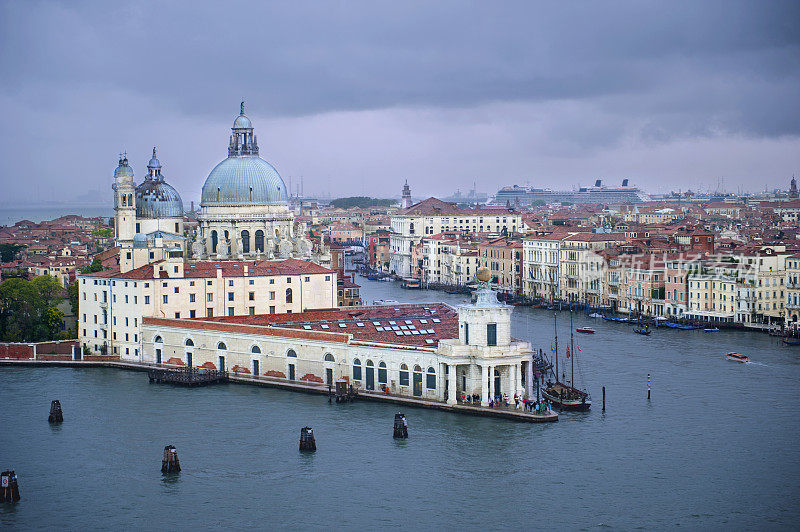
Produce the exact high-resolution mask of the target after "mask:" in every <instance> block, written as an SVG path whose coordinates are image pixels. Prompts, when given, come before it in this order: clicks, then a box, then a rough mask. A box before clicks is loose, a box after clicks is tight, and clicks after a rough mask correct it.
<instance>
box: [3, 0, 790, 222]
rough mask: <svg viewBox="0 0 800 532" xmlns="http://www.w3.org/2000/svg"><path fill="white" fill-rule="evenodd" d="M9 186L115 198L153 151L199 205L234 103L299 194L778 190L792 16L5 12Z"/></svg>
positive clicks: (238, 7) (759, 6)
mask: <svg viewBox="0 0 800 532" xmlns="http://www.w3.org/2000/svg"><path fill="white" fill-rule="evenodd" d="M0 14H1V15H2V18H0V28H1V29H2V35H0V43H2V49H3V50H4V53H3V54H2V56H0V65H2V68H3V71H4V72H6V73H8V74H9V75H6V76H4V78H3V80H2V81H0V110H2V113H3V116H4V117H5V121H4V127H3V128H2V136H0V189H2V190H3V196H4V198H3V200H4V201H10V202H26V201H30V202H47V201H55V200H69V199H70V198H79V197H80V196H82V195H86V194H88V195H90V196H95V197H97V196H98V195H99V197H98V201H99V202H102V201H105V200H104V199H103V197H107V199H108V201H109V202H110V201H111V197H112V195H111V189H110V185H111V183H112V177H113V171H114V168H115V167H116V163H117V158H118V154H119V153H120V152H121V151H123V150H126V151H127V153H128V157H129V159H130V162H131V164H132V166H133V168H134V171H135V173H136V179H137V182H139V181H141V180H142V178H143V176H144V174H145V165H146V164H147V160H148V159H149V157H150V153H151V151H152V148H153V146H157V147H158V149H159V158H160V159H161V163H162V165H163V173H164V175H165V176H166V179H167V181H168V182H169V183H170V184H172V185H173V186H174V187H175V188H176V189H177V190H178V191H179V192H180V194H181V196H182V197H183V199H184V203H185V204H186V205H187V207H188V205H189V203H190V202H191V201H195V202H196V203H197V202H198V200H199V197H200V188H201V186H202V184H203V182H204V180H205V178H206V176H207V175H208V173H209V172H210V171H211V169H212V168H213V167H214V166H215V165H216V164H217V163H219V162H220V161H221V160H223V159H224V158H225V156H226V148H227V142H228V135H229V134H230V127H231V125H232V122H233V119H234V118H235V117H236V115H237V114H238V110H239V102H240V101H241V100H242V99H244V100H245V102H246V104H245V105H246V112H247V114H248V116H249V117H250V119H251V120H252V121H253V124H254V126H255V131H256V134H257V135H258V138H259V146H260V148H261V156H262V157H263V158H264V159H266V160H267V161H269V162H270V163H272V164H273V165H274V166H275V167H276V169H277V170H278V171H279V172H280V174H281V175H282V177H283V178H284V180H285V181H286V183H287V185H289V184H291V187H292V190H293V191H296V189H297V185H298V184H299V183H300V181H301V179H302V181H303V184H304V191H305V193H306V195H319V196H327V195H328V194H330V196H331V197H342V196H356V195H368V196H375V197H397V196H398V195H399V194H400V189H401V187H402V184H403V182H404V180H406V179H407V180H408V182H409V184H410V185H411V187H412V192H413V194H414V196H415V197H428V196H448V195H450V194H452V193H453V192H455V191H456V190H457V189H460V190H461V191H462V192H467V191H468V190H469V189H470V188H472V183H473V182H474V181H475V182H477V184H478V186H477V189H478V191H479V192H484V193H487V194H490V195H491V194H493V193H494V192H496V191H497V189H498V188H499V187H501V186H506V185H511V184H515V183H516V184H524V183H530V184H532V185H535V186H537V187H542V188H552V189H571V188H576V187H577V186H587V185H591V184H592V183H594V181H595V180H596V179H602V180H603V182H604V184H606V185H609V186H611V185H619V183H620V182H621V180H622V179H623V178H628V179H630V182H631V184H632V185H637V186H639V187H641V188H642V189H644V190H645V191H646V192H649V193H663V192H668V191H670V190H676V191H677V190H687V189H693V190H702V191H705V190H715V189H717V188H718V183H720V182H721V181H722V180H724V189H725V190H727V191H730V192H736V191H738V190H744V191H748V192H758V191H762V190H764V189H765V188H768V189H774V188H780V189H785V188H787V187H788V183H789V180H790V179H791V176H792V174H794V173H796V172H797V170H798V168H800V164H799V163H800V95H799V94H798V91H797V87H798V81H800V68H798V66H800V35H798V32H797V31H796V29H795V28H794V23H795V22H796V21H797V20H800V4H797V3H795V2H769V3H759V2H726V1H725V2H723V1H718V2H703V3H695V2H671V3H669V4H661V3H655V2H609V3H601V4H597V3H578V4H566V5H564V4H559V5H553V4H539V3H532V2H505V3H502V4H486V3H478V2H475V3H473V2H438V3H435V4H430V3H423V2H409V3H403V4H401V5H397V4H394V3H389V2H365V3H359V2H347V3H324V4H323V3H304V2H299V3H291V4H287V3H259V4H256V5H250V4H247V3H240V2H229V3H226V4H224V5H219V4H206V3H197V2H191V3H189V2H173V3H168V4H158V3H148V2H130V3H125V4H108V3H101V2H24V3H23V2H10V1H5V2H2V3H0Z"/></svg>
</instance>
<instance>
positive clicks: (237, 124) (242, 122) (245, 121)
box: [233, 115, 253, 129]
mask: <svg viewBox="0 0 800 532" xmlns="http://www.w3.org/2000/svg"><path fill="white" fill-rule="evenodd" d="M233 129H253V124H252V123H251V122H250V119H249V118H247V117H246V116H244V115H239V116H237V117H236V120H234V121H233Z"/></svg>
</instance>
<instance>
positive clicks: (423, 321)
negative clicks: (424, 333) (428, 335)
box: [419, 320, 428, 323]
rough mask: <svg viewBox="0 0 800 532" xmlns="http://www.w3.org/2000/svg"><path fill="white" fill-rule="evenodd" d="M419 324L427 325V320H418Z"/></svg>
mask: <svg viewBox="0 0 800 532" xmlns="http://www.w3.org/2000/svg"><path fill="white" fill-rule="evenodd" d="M419 322H420V323H428V320H419Z"/></svg>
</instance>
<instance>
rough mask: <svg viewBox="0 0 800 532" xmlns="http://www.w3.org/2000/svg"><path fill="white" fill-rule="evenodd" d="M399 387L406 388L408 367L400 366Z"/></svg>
mask: <svg viewBox="0 0 800 532" xmlns="http://www.w3.org/2000/svg"><path fill="white" fill-rule="evenodd" d="M400 386H408V366H406V365H405V364H401V365H400Z"/></svg>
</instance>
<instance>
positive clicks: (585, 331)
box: [575, 327, 595, 334]
mask: <svg viewBox="0 0 800 532" xmlns="http://www.w3.org/2000/svg"><path fill="white" fill-rule="evenodd" d="M575 332H579V333H583V334H594V332H595V331H594V329H592V328H591V327H578V328H577V329H575Z"/></svg>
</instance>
